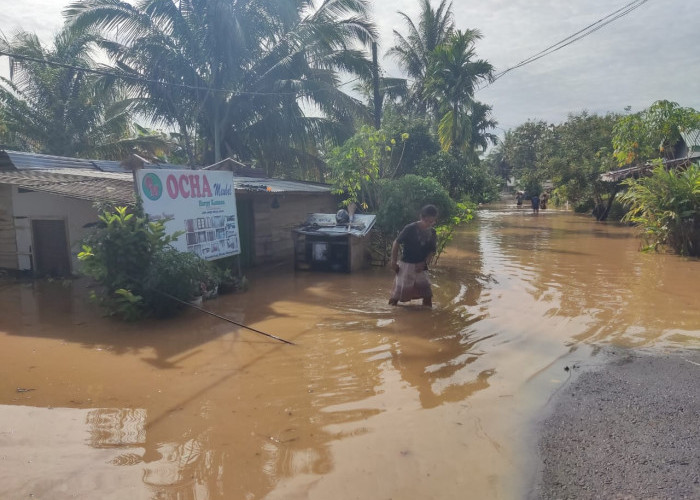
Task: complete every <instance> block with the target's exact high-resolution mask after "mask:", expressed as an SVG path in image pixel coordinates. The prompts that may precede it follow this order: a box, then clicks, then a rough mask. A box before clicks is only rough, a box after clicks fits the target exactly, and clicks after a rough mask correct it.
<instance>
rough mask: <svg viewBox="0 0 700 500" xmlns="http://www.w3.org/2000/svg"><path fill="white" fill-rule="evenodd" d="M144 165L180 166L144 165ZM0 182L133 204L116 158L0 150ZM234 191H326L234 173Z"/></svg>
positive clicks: (127, 177)
mask: <svg viewBox="0 0 700 500" xmlns="http://www.w3.org/2000/svg"><path fill="white" fill-rule="evenodd" d="M146 168H157V169H165V168H173V169H183V168H186V167H183V166H182V165H171V164H165V163H164V164H158V165H155V164H146ZM0 174H2V175H0V182H1V183H6V184H14V185H17V186H20V187H23V188H26V189H33V190H35V191H44V192H49V193H54V194H58V195H62V196H68V197H72V198H79V199H85V200H95V201H113V202H117V203H133V199H134V198H133V175H132V173H131V171H130V170H129V169H128V168H126V167H125V166H123V165H122V164H121V163H120V162H117V161H108V160H85V159H81V158H66V157H62V156H51V155H41V154H35V153H24V152H19V151H7V150H0ZM233 180H234V188H235V190H236V192H269V193H293V192H296V193H329V192H330V190H331V187H330V186H329V185H327V184H317V183H312V182H302V181H290V180H283V179H270V178H265V177H247V176H238V175H235V174H234V179H233Z"/></svg>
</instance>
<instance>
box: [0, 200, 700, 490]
mask: <svg viewBox="0 0 700 500" xmlns="http://www.w3.org/2000/svg"><path fill="white" fill-rule="evenodd" d="M639 246H640V243H639V240H638V239H637V238H636V237H635V233H634V231H633V230H632V229H630V228H627V227H621V226H617V225H612V224H610V225H607V224H600V223H596V222H595V221H593V220H591V219H590V218H588V217H586V216H577V215H573V214H569V213H564V212H556V211H551V210H549V211H544V212H541V213H540V215H539V216H533V215H531V214H530V212H529V211H526V210H520V211H517V210H515V209H509V208H506V207H504V208H500V209H499V208H493V209H490V210H483V211H481V212H480V213H479V214H478V216H477V218H476V219H475V220H474V221H473V222H472V223H471V224H469V225H467V226H465V227H464V228H463V229H462V230H460V231H459V232H458V234H456V236H455V239H454V241H453V242H452V243H451V245H450V246H449V247H448V250H447V252H446V253H445V254H444V255H443V256H442V257H441V259H440V261H439V263H438V264H437V266H435V267H434V269H433V270H432V271H431V273H432V279H433V285H434V293H435V297H434V303H435V307H434V309H432V310H424V309H422V308H421V307H420V306H419V305H418V302H417V303H416V304H411V305H407V306H400V307H391V306H389V305H388V304H387V300H388V297H389V293H390V288H391V273H390V271H389V270H388V269H372V270H368V271H366V272H360V273H355V274H352V275H341V274H320V273H318V274H317V273H307V272H303V273H302V272H300V273H297V274H295V273H294V272H293V271H291V270H290V269H289V268H288V267H286V266H281V267H278V268H276V269H273V270H268V271H266V272H254V273H251V274H249V278H250V280H251V284H252V286H251V289H250V291H248V292H247V293H244V294H235V295H225V296H222V297H219V298H217V299H215V300H211V301H208V302H205V304H204V305H205V307H207V308H209V309H211V310H213V311H216V312H217V313H219V314H223V315H226V316H228V317H230V318H232V319H234V320H235V321H238V322H241V323H244V324H247V325H249V326H251V327H254V328H256V329H258V330H261V331H265V332H269V333H273V334H275V335H278V336H280V337H283V338H285V339H288V340H290V341H293V342H295V343H296V344H297V345H296V346H290V345H285V344H282V343H279V342H276V341H274V340H272V339H269V338H266V337H263V336H261V335H257V334H255V333H252V332H250V331H246V330H243V329H241V328H238V327H236V326H234V325H232V324H230V323H226V322H224V321H221V320H219V319H216V318H214V317H211V316H206V315H204V314H202V313H200V312H198V311H194V310H188V311H185V312H184V313H183V314H182V315H181V316H179V317H177V318H175V319H173V320H168V321H148V322H145V323H139V324H125V323H120V322H117V321H113V320H110V319H106V318H103V317H101V316H100V311H99V310H98V309H97V308H96V307H95V306H93V305H91V304H90V303H89V302H87V301H86V299H85V297H86V295H87V292H88V291H87V289H86V286H85V283H84V282H82V281H77V282H72V283H68V284H64V283H60V282H53V283H49V282H37V283H34V284H32V283H26V284H13V283H8V282H5V283H2V282H0V307H1V308H2V315H1V317H0V342H1V344H0V345H1V346H2V348H1V349H0V498H8V499H15V498H29V497H31V498H36V499H51V500H57V499H69V498H71V499H72V498H86V499H87V498H90V499H93V498H101V499H124V498H129V499H130V500H140V499H178V500H183V499H192V500H195V499H196V500H206V499H245V500H250V499H257V498H270V499H290V498H292V499H296V498H298V499H306V498H309V499H323V500H326V499H333V498H339V499H363V500H364V499H389V498H394V499H431V498H434V499H463V498H496V499H518V498H523V497H525V496H526V494H527V491H528V488H529V487H530V483H529V482H530V481H531V478H532V473H533V472H534V469H535V468H536V467H537V454H536V439H537V436H536V434H535V432H534V423H535V422H536V419H537V418H538V415H541V414H542V412H543V411H544V410H545V409H546V408H547V405H548V403H549V402H550V400H551V398H552V396H553V395H554V394H555V393H556V392H557V391H558V390H559V389H560V388H562V387H563V386H565V384H566V383H567V380H568V378H569V377H570V373H571V372H572V370H569V371H565V370H564V367H569V366H573V365H577V366H581V367H585V366H587V365H593V364H596V363H599V362H601V361H602V360H601V358H602V357H603V356H601V355H600V353H599V347H601V346H613V347H614V346H626V347H636V348H643V349H647V350H652V351H669V350H674V349H679V348H698V347H700V308H698V297H700V262H698V261H697V260H687V259H683V258H680V257H677V256H670V255H658V254H642V253H640V252H639V251H638V249H639Z"/></svg>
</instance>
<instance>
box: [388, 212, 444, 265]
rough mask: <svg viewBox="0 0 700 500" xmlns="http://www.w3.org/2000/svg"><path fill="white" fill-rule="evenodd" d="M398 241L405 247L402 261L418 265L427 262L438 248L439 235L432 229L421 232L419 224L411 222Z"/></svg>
mask: <svg viewBox="0 0 700 500" xmlns="http://www.w3.org/2000/svg"><path fill="white" fill-rule="evenodd" d="M396 241H398V242H399V243H401V244H402V245H403V257H402V258H401V260H402V261H404V262H408V263H410V264H417V263H418V262H423V261H425V259H426V257H428V255H429V254H430V253H433V252H435V250H436V248H437V233H436V232H435V229H433V228H432V227H431V228H430V230H428V231H421V229H420V227H418V222H411V223H410V224H408V225H407V226H406V227H404V228H403V229H402V230H401V232H400V233H399V236H398V237H397V238H396Z"/></svg>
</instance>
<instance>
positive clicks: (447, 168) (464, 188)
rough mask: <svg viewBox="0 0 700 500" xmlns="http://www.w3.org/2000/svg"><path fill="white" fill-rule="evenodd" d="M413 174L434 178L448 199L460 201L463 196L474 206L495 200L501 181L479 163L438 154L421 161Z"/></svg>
mask: <svg viewBox="0 0 700 500" xmlns="http://www.w3.org/2000/svg"><path fill="white" fill-rule="evenodd" d="M416 173H417V174H419V175H422V176H425V177H432V178H433V179H436V180H437V181H438V182H439V183H440V184H441V185H442V186H443V187H445V188H446V189H447V191H448V193H449V194H450V196H451V197H452V198H453V199H455V200H459V199H462V198H464V197H466V198H468V199H469V200H471V201H474V202H476V203H486V202H488V201H491V200H494V199H496V198H498V195H499V191H500V181H499V179H498V178H497V177H496V176H494V175H493V174H492V173H491V171H490V170H489V169H488V168H486V167H485V166H484V165H482V164H481V163H479V162H469V161H467V160H466V159H465V158H464V157H463V156H462V155H459V154H458V155H453V154H450V153H446V152H444V151H441V152H439V153H437V154H435V155H433V156H430V157H427V158H424V159H423V160H422V161H421V162H420V163H419V164H418V166H417V168H416Z"/></svg>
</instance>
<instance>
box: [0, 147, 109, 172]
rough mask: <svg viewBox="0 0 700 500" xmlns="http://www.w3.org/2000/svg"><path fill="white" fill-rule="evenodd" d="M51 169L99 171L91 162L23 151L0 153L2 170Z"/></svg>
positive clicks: (0, 167)
mask: <svg viewBox="0 0 700 500" xmlns="http://www.w3.org/2000/svg"><path fill="white" fill-rule="evenodd" d="M51 168H79V169H84V170H97V167H96V166H95V164H94V163H93V162H92V161H90V160H84V159H81V158H67V157H64V156H51V155H40V154H36V153H24V152H22V151H8V150H4V151H0V170H15V169H16V170H29V169H51Z"/></svg>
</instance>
